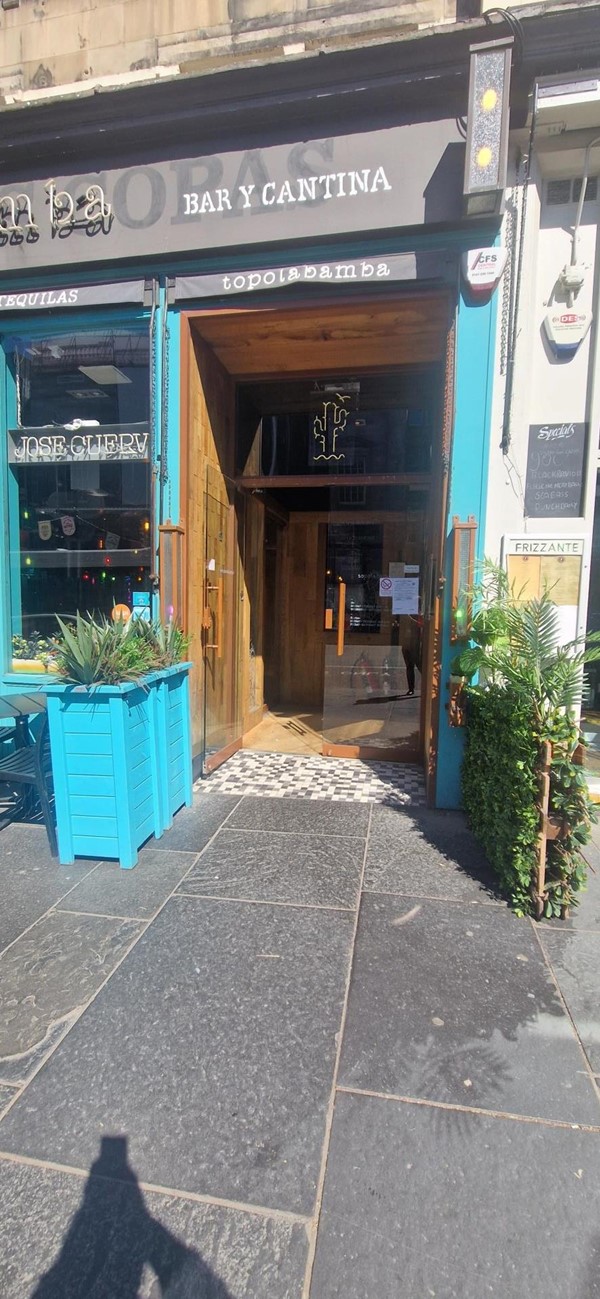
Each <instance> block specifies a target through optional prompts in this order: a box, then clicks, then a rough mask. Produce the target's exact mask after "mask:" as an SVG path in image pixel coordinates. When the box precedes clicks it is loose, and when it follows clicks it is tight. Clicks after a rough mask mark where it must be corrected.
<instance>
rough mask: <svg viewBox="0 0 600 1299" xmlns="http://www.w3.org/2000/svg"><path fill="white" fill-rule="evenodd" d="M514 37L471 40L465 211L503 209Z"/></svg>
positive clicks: (487, 213) (495, 211) (479, 212)
mask: <svg viewBox="0 0 600 1299" xmlns="http://www.w3.org/2000/svg"><path fill="white" fill-rule="evenodd" d="M512 46H513V40H512V37H508V38H507V39H506V40H500V41H490V42H489V43H488V44H486V45H472V46H471V49H470V55H471V66H470V74H469V108H468V114H467V155H466V160H465V182H464V208H465V212H466V215H467V216H495V215H497V214H498V213H500V212H501V211H502V204H503V199H504V190H505V187H506V162H507V157H508V123H509V113H510V66H511V58H512Z"/></svg>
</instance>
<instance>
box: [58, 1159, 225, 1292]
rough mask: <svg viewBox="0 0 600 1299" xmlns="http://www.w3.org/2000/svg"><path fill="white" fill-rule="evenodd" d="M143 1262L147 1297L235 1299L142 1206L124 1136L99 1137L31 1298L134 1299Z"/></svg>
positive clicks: (206, 1266)
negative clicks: (53, 1255)
mask: <svg viewBox="0 0 600 1299" xmlns="http://www.w3.org/2000/svg"><path fill="white" fill-rule="evenodd" d="M146 1265H149V1266H150V1268H151V1269H152V1271H153V1272H154V1273H155V1276H156V1280H155V1281H154V1282H153V1283H152V1285H151V1289H150V1291H149V1292H148V1291H146V1290H145V1291H143V1293H144V1294H149V1296H150V1297H151V1299H233V1296H231V1295H230V1293H229V1291H228V1290H227V1289H226V1287H225V1286H224V1285H223V1283H222V1282H221V1281H220V1280H219V1278H218V1277H217V1276H215V1274H214V1272H212V1271H211V1269H210V1268H209V1267H208V1265H207V1264H206V1263H205V1262H204V1260H203V1259H202V1257H201V1256H200V1254H198V1253H197V1251H196V1250H194V1249H190V1248H189V1247H188V1246H187V1245H184V1244H183V1242H182V1241H180V1240H178V1239H177V1237H176V1236H173V1235H172V1234H171V1232H169V1231H167V1230H166V1228H165V1227H163V1226H162V1225H161V1223H160V1222H158V1221H157V1220H156V1219H155V1218H153V1217H152V1216H151V1214H149V1213H148V1210H147V1208H146V1205H145V1203H144V1197H143V1195H142V1192H141V1190H140V1187H139V1184H138V1181H137V1178H136V1176H135V1173H134V1172H133V1169H132V1168H131V1167H130V1166H129V1164H128V1162H127V1138H126V1137H121V1136H115V1137H103V1138H102V1140H101V1143H100V1155H99V1158H98V1159H97V1160H96V1161H95V1162H94V1163H93V1164H92V1167H91V1168H90V1174H89V1177H88V1180H87V1182H86V1185H85V1190H84V1194H83V1199H82V1202H81V1205H80V1207H79V1209H78V1210H77V1212H76V1214H75V1216H74V1218H73V1221H72V1222H71V1225H70V1226H69V1228H68V1230H67V1233H66V1236H65V1239H64V1243H63V1246H62V1249H61V1251H60V1254H59V1255H58V1258H57V1259H56V1262H55V1263H54V1264H53V1265H52V1267H51V1268H50V1269H49V1271H48V1272H46V1274H45V1275H44V1276H43V1277H42V1279H41V1281H40V1282H39V1284H38V1286H37V1288H36V1290H35V1291H34V1292H33V1295H32V1299H138V1296H139V1295H140V1286H141V1284H142V1277H143V1274H144V1270H145V1267H146Z"/></svg>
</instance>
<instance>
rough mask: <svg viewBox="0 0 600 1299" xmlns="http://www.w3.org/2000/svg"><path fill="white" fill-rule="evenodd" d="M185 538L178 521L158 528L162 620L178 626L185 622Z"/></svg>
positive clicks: (163, 524)
mask: <svg viewBox="0 0 600 1299" xmlns="http://www.w3.org/2000/svg"><path fill="white" fill-rule="evenodd" d="M184 539H185V534H184V530H183V528H182V527H180V526H179V524H177V523H162V524H161V526H160V527H159V529H158V564H159V574H160V620H161V622H163V623H165V624H166V623H169V622H174V623H177V626H178V627H182V626H183V622H184V589H183V560H184V555H183V546H184Z"/></svg>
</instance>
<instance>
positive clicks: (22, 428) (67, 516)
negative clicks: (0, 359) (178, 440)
mask: <svg viewBox="0 0 600 1299" xmlns="http://www.w3.org/2000/svg"><path fill="white" fill-rule="evenodd" d="M5 347H7V353H8V363H9V368H10V372H11V375H12V380H13V389H12V392H13V393H14V400H13V403H12V405H13V418H12V419H10V418H9V429H8V459H9V530H10V575H11V592H10V595H11V633H12V658H13V662H14V664H15V667H17V668H18V664H19V662H22V661H23V660H30V659H34V660H38V659H39V658H40V657H41V658H42V659H44V657H45V656H46V655H47V654H48V652H49V651H50V652H51V645H50V646H49V644H48V642H51V640H52V637H53V635H54V634H55V632H56V631H57V624H56V614H59V615H60V616H61V617H64V618H67V619H68V618H72V617H74V615H75V614H76V613H77V611H80V612H82V613H102V614H105V615H106V616H110V614H111V612H112V610H113V608H114V606H115V605H116V604H125V605H127V606H128V607H129V608H130V609H131V610H132V614H133V616H147V615H148V614H149V609H150V572H151V531H152V530H151V512H150V510H151V505H150V502H151V492H150V483H151V466H150V439H149V424H148V415H149V346H148V335H147V332H145V331H124V330H119V331H111V332H108V333H106V332H105V333H95V332H91V331H90V332H80V333H76V334H69V335H53V336H52V337H47V338H30V339H28V338H15V339H12V340H9V342H8V346H7V343H6V340H5ZM9 409H10V407H9Z"/></svg>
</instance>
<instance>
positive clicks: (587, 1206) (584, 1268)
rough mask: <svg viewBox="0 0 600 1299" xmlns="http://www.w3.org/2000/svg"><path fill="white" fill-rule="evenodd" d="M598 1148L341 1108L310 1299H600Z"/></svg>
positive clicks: (559, 1135) (499, 1127) (558, 1134)
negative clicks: (494, 1298)
mask: <svg viewBox="0 0 600 1299" xmlns="http://www.w3.org/2000/svg"><path fill="white" fill-rule="evenodd" d="M599 1201H600V1136H598V1135H597V1134H590V1133H584V1132H578V1131H573V1130H571V1129H568V1128H566V1129H565V1128H549V1127H544V1126H543V1125H541V1124H537V1123H519V1122H517V1121H511V1120H504V1119H493V1118H488V1117H487V1116H482V1115H477V1114H468V1115H460V1114H457V1113H455V1112H449V1111H444V1110H439V1109H438V1110H436V1109H434V1108H431V1107H429V1106H416V1105H403V1104H397V1103H395V1102H389V1101H380V1100H375V1099H371V1098H367V1097H353V1096H344V1095H342V1096H339V1097H338V1100H337V1102H336V1112H335V1118H334V1124H333V1133H332V1142H331V1147H330V1152H329V1159H328V1165H327V1177H326V1181H325V1196H324V1202H323V1211H322V1215H321V1224H320V1230H319V1237H318V1246H317V1256H316V1261H315V1269H314V1273H313V1282H312V1288H311V1292H310V1294H311V1299H339V1296H341V1295H343V1296H344V1299H375V1296H376V1299H429V1296H432V1295H434V1296H435V1297H436V1299H483V1297H484V1296H485V1295H495V1296H497V1299H525V1296H527V1299H598V1295H599V1294H600V1220H599V1215H598V1203H599Z"/></svg>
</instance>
